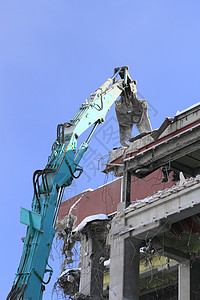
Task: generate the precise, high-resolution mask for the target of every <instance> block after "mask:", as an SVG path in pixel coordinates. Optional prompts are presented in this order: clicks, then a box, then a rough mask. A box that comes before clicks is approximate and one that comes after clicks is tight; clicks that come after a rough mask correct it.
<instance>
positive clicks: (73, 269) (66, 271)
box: [58, 268, 81, 278]
mask: <svg viewBox="0 0 200 300" xmlns="http://www.w3.org/2000/svg"><path fill="white" fill-rule="evenodd" d="M69 271H81V268H72V269H67V270H64V271H63V272H62V273H61V274H60V276H59V277H58V278H61V277H62V276H64V275H66V274H67V273H68V272H69Z"/></svg>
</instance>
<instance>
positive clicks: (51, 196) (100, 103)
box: [7, 67, 142, 300]
mask: <svg viewBox="0 0 200 300" xmlns="http://www.w3.org/2000/svg"><path fill="white" fill-rule="evenodd" d="M118 75H119V76H120V79H119V80H117V76H118ZM135 85H136V82H135V81H132V80H131V78H130V76H129V74H128V67H121V68H116V69H115V71H114V75H113V77H112V78H109V79H108V80H107V81H106V82H105V83H104V84H103V85H102V86H101V87H100V88H99V89H98V90H97V91H96V92H95V93H93V94H91V95H90V98H89V99H88V100H86V102H85V103H84V104H82V105H81V107H80V109H79V110H78V112H77V114H76V115H75V117H74V118H73V119H72V120H71V121H70V122H67V123H64V124H59V125H58V127H57V139H56V141H55V142H54V144H53V146H52V152H51V155H50V156H49V158H48V162H47V165H46V167H45V168H44V169H43V170H37V171H35V173H34V174H33V186H34V197H33V201H32V207H31V208H32V209H31V210H27V209H24V208H22V209H21V213H20V221H21V223H23V224H25V225H27V233H26V237H25V239H24V245H23V252H22V256H21V260H20V264H19V267H18V269H17V273H16V276H15V280H14V283H13V286H12V289H11V291H10V293H9V295H8V296H7V300H14V299H16V300H19V299H25V300H41V299H42V295H43V292H44V290H45V284H47V283H49V281H50V279H51V276H52V273H53V270H52V268H51V267H50V266H49V264H48V257H49V253H50V250H51V246H52V242H53V238H54V235H55V229H54V225H55V222H56V218H57V213H58V209H59V206H60V203H61V199H62V195H63V192H64V188H65V187H67V186H69V185H70V184H71V182H72V180H73V179H74V178H78V177H79V176H80V175H81V173H82V171H83V170H82V168H81V167H80V166H79V162H80V160H81V158H82V156H83V154H84V153H85V151H86V150H87V148H88V143H89V141H90V139H91V137H92V134H93V133H94V131H95V129H96V128H97V126H98V125H99V124H101V123H103V122H104V120H105V116H106V114H107V112H108V110H109V108H110V106H111V105H112V104H113V103H114V102H115V101H116V100H117V98H118V97H119V96H121V97H122V100H123V99H125V100H124V101H126V102H127V101H128V102H127V103H126V106H127V107H129V102H130V103H132V104H134V103H135V105H136V106H137V105H140V103H141V101H140V100H137V99H136V94H135ZM136 100H137V101H136ZM134 101H135V102H134ZM122 102H123V101H122ZM121 104H122V106H123V105H124V104H123V103H120V104H119V105H121ZM133 106H134V105H133ZM137 107H138V106H137ZM132 108H134V107H132ZM129 109H130V107H129ZM118 111H119V107H118ZM140 113H141V110H140ZM141 118H142V116H141V115H140V119H141ZM119 123H120V117H119ZM138 124H139V122H138ZM91 125H93V128H92V130H91V132H90V134H89V136H88V138H87V140H86V141H85V142H83V143H82V144H81V145H80V147H79V149H77V140H78V138H79V136H80V135H81V134H82V133H83V132H84V131H85V130H86V129H87V128H89V127H90V126H91ZM123 126H124V124H122V127H123ZM122 131H123V130H122ZM77 173H78V175H75V174H77ZM46 273H47V277H48V280H47V281H46V282H45V281H44V275H45V274H46ZM45 277H46V276H45Z"/></svg>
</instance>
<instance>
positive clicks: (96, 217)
mask: <svg viewBox="0 0 200 300" xmlns="http://www.w3.org/2000/svg"><path fill="white" fill-rule="evenodd" d="M95 220H108V216H107V215H105V214H97V215H91V216H88V217H86V218H85V219H84V220H83V221H82V222H81V223H80V224H79V225H78V226H77V227H76V228H75V229H74V230H73V231H72V233H75V232H79V231H81V230H82V229H83V228H84V227H85V226H86V225H87V224H88V223H90V222H92V221H95Z"/></svg>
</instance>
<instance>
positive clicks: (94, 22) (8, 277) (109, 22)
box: [0, 0, 200, 300]
mask: <svg viewBox="0 0 200 300" xmlns="http://www.w3.org/2000/svg"><path fill="white" fill-rule="evenodd" d="M199 12H200V2H199V1H198V0H193V1H186V0H181V1H180V0H177V1H172V0H163V1H160V0H151V1H149V0H142V1H136V0H123V1H119V0H106V1H105V0H101V1H94V0H85V1H82V0H74V1H72V0H71V1H69V0H57V1H55V0H54V1H53V0H48V1H47V0H43V1H38V0H35V1H33V0H29V1H27V0H26V1H25V0H18V1H12V0H11V1H10V0H2V1H1V2H0V101H1V109H0V114H1V115H0V135H1V149H0V152H1V153H0V164H1V175H0V184H1V198H0V199H1V200H0V204H1V216H0V233H1V247H0V266H1V272H0V274H1V280H0V295H1V299H5V297H6V295H7V293H8V292H9V289H10V287H11V285H12V281H13V279H14V274H15V272H16V269H17V267H18V264H19V260H20V256H21V251H22V242H21V240H20V239H21V237H23V236H24V234H25V226H24V225H22V224H20V222H19V213H20V206H23V207H26V208H30V204H31V200H32V196H33V187H32V174H33V172H34V171H35V170H36V169H42V168H44V167H45V164H46V162H47V157H48V155H49V154H50V149H51V145H52V143H53V142H54V140H55V138H56V126H57V124H58V123H61V122H66V121H69V120H70V119H72V118H73V116H74V114H75V113H76V111H77V110H78V108H79V106H80V105H81V103H82V102H83V101H84V100H85V99H86V98H88V97H89V95H90V93H92V92H93V91H95V90H96V89H97V88H98V87H99V86H100V85H101V84H102V83H103V82H104V81H105V80H106V79H107V78H108V77H109V76H112V75H113V69H114V67H117V66H121V65H128V66H129V68H130V69H129V71H130V74H131V76H132V78H134V79H136V80H137V81H138V91H139V92H140V94H142V95H143V96H144V97H145V98H146V99H147V100H148V102H149V105H150V116H151V122H152V126H153V128H154V129H155V128H157V127H159V126H160V125H161V123H162V122H163V120H164V118H165V117H166V116H171V117H173V115H174V114H175V113H176V112H177V110H183V109H185V108H187V107H188V106H190V105H192V104H194V103H196V102H199V101H200V88H199V83H200V80H199V70H200V58H199V55H200V54H199V53H200V39H199V32H200V18H199ZM107 123H108V124H109V126H108V125H106V123H105V125H103V126H105V127H104V129H102V130H100V131H99V132H97V133H96V135H95V136H94V139H93V141H92V143H91V148H90V153H89V155H88V156H86V158H84V159H83V163H82V165H83V167H84V170H85V174H83V175H82V178H80V179H79V180H78V181H76V182H75V183H73V185H72V187H71V190H69V191H66V194H65V197H66V198H67V196H70V195H71V194H70V193H72V194H73V193H75V192H80V191H82V190H85V189H87V188H89V187H90V188H96V187H98V186H100V185H102V184H103V183H104V182H107V181H108V180H110V179H111V178H107V177H105V175H102V174H101V172H100V170H98V161H99V159H100V157H102V156H104V155H107V154H108V151H109V150H111V149H112V147H113V146H116V145H117V144H118V134H117V123H116V120H115V117H114V113H113V112H111V113H110V114H109V115H107ZM106 126H107V127H106ZM88 151H89V150H88ZM100 163H101V161H100ZM101 168H102V167H101V166H100V167H99V169H101ZM52 264H53V265H54V268H55V275H54V277H53V280H52V283H51V285H49V287H48V288H47V292H46V294H45V295H44V299H45V300H46V299H51V296H50V295H51V290H52V285H53V281H55V279H56V277H57V276H58V275H59V267H60V266H59V262H58V259H56V255H55V260H54V262H52ZM53 299H56V297H54V298H53Z"/></svg>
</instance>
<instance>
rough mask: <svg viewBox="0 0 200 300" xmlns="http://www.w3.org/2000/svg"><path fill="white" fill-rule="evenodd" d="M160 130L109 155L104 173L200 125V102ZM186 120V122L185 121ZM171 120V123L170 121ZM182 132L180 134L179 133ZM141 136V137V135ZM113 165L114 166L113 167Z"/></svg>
mask: <svg viewBox="0 0 200 300" xmlns="http://www.w3.org/2000/svg"><path fill="white" fill-rule="evenodd" d="M167 119H168V122H167V125H168V126H166V125H165V123H166V119H165V121H164V122H163V124H162V125H161V126H160V128H159V129H156V130H154V131H152V132H150V133H146V134H145V135H144V136H141V137H140V138H137V137H135V138H133V142H131V143H130V144H129V146H128V147H120V148H117V149H115V150H113V151H111V152H110V153H109V155H110V160H109V163H108V166H107V167H106V168H105V170H104V172H105V173H106V172H109V171H112V169H113V167H114V163H120V161H123V159H124V158H126V156H127V155H135V154H136V153H137V152H140V151H142V149H143V148H144V149H145V148H146V147H147V146H148V148H149V147H150V146H151V145H154V146H155V145H156V144H158V143H160V142H161V141H162V140H163V139H167V138H168V137H169V136H172V135H174V134H178V133H180V132H181V131H182V130H184V129H187V127H192V126H193V125H195V124H199V123H200V121H199V119H200V102H199V103H197V104H195V105H193V106H191V107H189V108H188V109H186V110H184V111H182V112H179V113H177V114H176V115H175V116H174V119H173V121H172V120H171V119H170V118H167ZM183 119H184V120H183ZM169 120H170V121H169ZM162 127H164V131H162ZM159 130H161V132H162V133H161V134H160V135H159V136H158V139H157V140H155V139H154V136H156V135H157V131H159ZM179 131H180V132H179ZM139 136H140V135H139ZM112 163H113V165H112Z"/></svg>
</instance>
